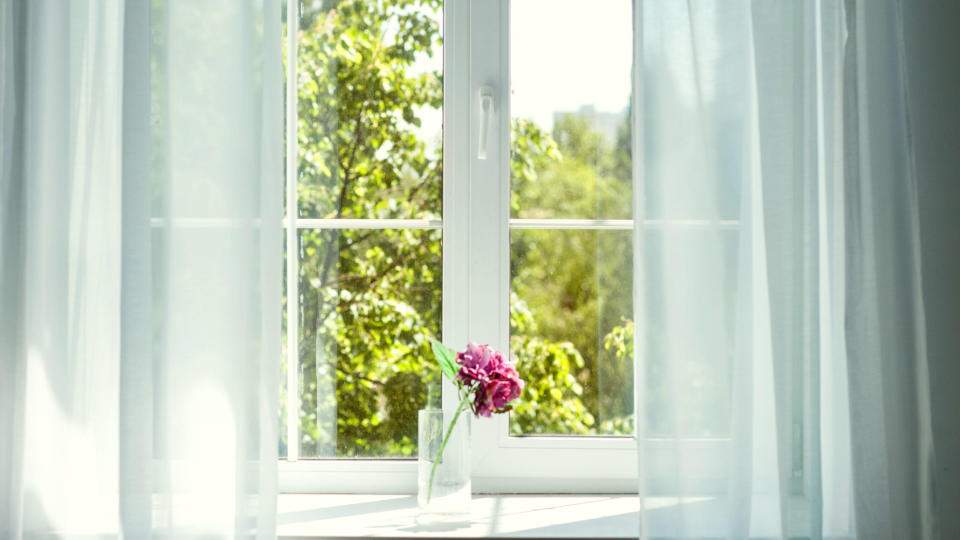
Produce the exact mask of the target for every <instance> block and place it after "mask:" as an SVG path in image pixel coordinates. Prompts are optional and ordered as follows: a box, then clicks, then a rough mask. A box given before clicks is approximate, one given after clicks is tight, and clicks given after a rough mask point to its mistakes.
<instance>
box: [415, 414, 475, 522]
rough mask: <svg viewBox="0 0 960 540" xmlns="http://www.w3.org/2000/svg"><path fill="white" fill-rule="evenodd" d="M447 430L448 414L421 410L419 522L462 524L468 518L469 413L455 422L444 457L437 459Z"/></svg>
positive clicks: (418, 479)
mask: <svg viewBox="0 0 960 540" xmlns="http://www.w3.org/2000/svg"><path fill="white" fill-rule="evenodd" d="M450 416H452V415H450ZM449 428H450V421H449V418H448V415H445V414H443V410H442V409H421V410H420V414H419V424H418V431H419V449H418V471H417V504H418V506H419V508H420V515H419V518H418V521H419V522H420V523H433V522H461V521H467V520H468V518H469V516H470V414H469V411H466V413H464V414H461V415H460V418H459V419H457V422H456V425H454V426H453V430H452V431H451V432H450V438H449V440H447V444H446V447H445V448H444V449H443V454H442V455H439V456H438V454H439V453H440V447H441V445H442V442H443V438H444V436H445V435H446V433H447V430H448V429H449ZM434 465H436V467H434ZM431 475H432V476H433V478H432V482H431ZM431 485H432V487H431Z"/></svg>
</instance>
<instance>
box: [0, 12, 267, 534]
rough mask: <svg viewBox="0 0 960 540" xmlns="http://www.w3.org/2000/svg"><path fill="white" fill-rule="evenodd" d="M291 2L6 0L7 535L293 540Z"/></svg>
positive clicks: (0, 353)
mask: <svg viewBox="0 0 960 540" xmlns="http://www.w3.org/2000/svg"><path fill="white" fill-rule="evenodd" d="M280 15H281V14H280V8H279V4H278V2H276V1H274V0H260V1H257V0H251V1H246V2H236V1H233V0H219V1H208V2H192V1H173V0H171V1H167V2H150V1H148V0H128V1H126V2H121V1H119V0H118V1H115V2H108V1H93V0H91V1H77V2H67V1H52V0H50V1H48V0H40V1H35V2H34V1H31V2H24V1H18V0H3V1H2V3H0V54H2V57H0V127H2V145H0V537H2V538H20V537H34V536H38V535H54V536H56V537H69V536H72V535H85V534H93V535H103V536H108V537H110V536H115V535H123V536H125V537H128V538H147V537H150V536H152V535H158V536H169V537H175V538H187V537H203V538H211V537H223V538H240V537H242V538H247V537H273V536H274V535H275V534H276V530H275V513H276V489H277V472H276V469H277V467H276V463H277V444H276V441H277V440H278V439H277V435H276V429H277V426H276V423H277V403H278V401H277V388H278V376H279V373H278V369H277V367H278V364H277V362H276V354H277V351H279V350H280V344H279V336H280V329H279V325H280V312H279V309H280V284H281V277H280V268H279V266H280V263H281V252H280V239H281V231H280V223H281V221H280V219H281V208H282V202H281V190H282V181H281V177H282V167H281V161H280V159H281V155H280V153H281V152H282V148H281V145H280V144H279V143H278V141H280V140H281V136H282V134H281V122H282V118H281V116H280V114H281V109H282V107H281V106H280V105H279V104H281V103H282V94H281V88H282V79H281V61H282V56H281V51H280V44H281V37H280V24H281V23H280V21H281V19H280Z"/></svg>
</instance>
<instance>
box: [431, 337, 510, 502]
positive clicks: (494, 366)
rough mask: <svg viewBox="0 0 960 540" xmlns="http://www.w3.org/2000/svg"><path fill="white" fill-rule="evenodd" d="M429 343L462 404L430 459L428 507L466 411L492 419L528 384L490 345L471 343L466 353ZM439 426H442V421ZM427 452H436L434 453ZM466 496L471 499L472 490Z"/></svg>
mask: <svg viewBox="0 0 960 540" xmlns="http://www.w3.org/2000/svg"><path fill="white" fill-rule="evenodd" d="M430 342H431V345H432V349H433V354H434V356H435V357H436V361H437V364H438V365H439V367H440V372H441V373H442V374H443V376H444V377H446V378H448V379H450V381H452V382H453V383H454V385H455V386H456V388H457V393H458V395H459V398H460V403H459V405H458V406H457V409H456V412H454V414H453V417H452V419H451V420H450V423H449V425H448V426H447V427H446V429H445V430H444V431H443V433H444V435H443V438H442V440H441V442H440V446H439V449H437V450H436V451H435V456H430V457H432V458H433V459H432V460H430V461H432V465H431V467H430V474H429V478H426V482H425V483H426V486H425V487H426V496H425V498H424V497H423V494H422V493H421V503H422V504H421V506H425V505H428V504H429V503H430V501H431V498H432V497H433V487H434V478H435V476H436V474H437V468H438V467H439V466H440V464H441V463H442V462H443V452H444V450H445V449H446V447H447V443H448V442H449V441H450V438H451V434H453V433H454V429H455V428H456V426H457V421H458V420H459V419H460V415H461V414H462V413H463V411H464V410H466V409H467V407H469V408H470V409H471V411H472V412H473V415H474V416H475V417H477V418H480V417H487V418H489V417H490V416H492V415H493V414H495V413H505V412H507V411H509V410H510V409H511V408H512V406H511V405H510V402H512V401H513V400H515V399H517V398H518V397H520V393H521V392H522V391H523V387H524V384H525V383H524V381H523V380H522V379H521V378H520V375H519V374H518V373H517V369H516V367H515V365H514V363H513V362H510V361H508V360H506V359H505V358H504V357H503V355H502V354H501V353H500V352H498V351H496V350H494V349H493V348H491V347H490V346H489V345H478V344H476V343H470V344H468V345H467V348H466V350H465V351H463V352H456V351H454V350H453V349H450V348H449V347H446V346H444V345H443V344H442V343H440V342H439V341H436V340H434V339H431V340H430ZM438 412H439V411H438ZM440 425H441V426H442V420H441V421H440ZM464 437H465V436H464ZM424 442H425V441H423V440H421V445H424ZM428 452H429V453H431V454H432V453H433V451H432V450H428ZM460 459H461V461H466V462H467V463H468V462H469V456H460ZM465 476H466V479H465V481H466V482H467V484H466V485H467V486H469V470H467V472H466V475H465ZM467 494H468V495H467V496H469V489H467Z"/></svg>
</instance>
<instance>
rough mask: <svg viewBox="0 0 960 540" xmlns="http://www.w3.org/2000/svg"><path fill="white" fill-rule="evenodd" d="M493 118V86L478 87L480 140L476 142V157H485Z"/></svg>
mask: <svg viewBox="0 0 960 540" xmlns="http://www.w3.org/2000/svg"><path fill="white" fill-rule="evenodd" d="M492 118H493V88H492V87H490V86H481V87H480V140H479V141H478V142H477V159H487V137H488V136H489V133H490V121H491V119H492Z"/></svg>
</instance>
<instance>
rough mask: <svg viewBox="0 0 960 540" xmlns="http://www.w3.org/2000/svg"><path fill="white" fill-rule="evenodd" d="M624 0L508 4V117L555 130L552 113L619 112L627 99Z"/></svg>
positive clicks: (628, 29)
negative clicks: (582, 110) (585, 108)
mask: <svg viewBox="0 0 960 540" xmlns="http://www.w3.org/2000/svg"><path fill="white" fill-rule="evenodd" d="M631 18H632V11H631V7H630V0H593V1H591V2H585V1H583V0H513V1H511V2H510V82H511V90H512V93H513V95H512V98H511V103H510V112H511V116H513V117H519V118H528V119H532V120H534V121H535V122H536V123H537V124H538V125H539V126H540V127H542V128H545V129H550V128H551V127H552V126H553V113H554V112H555V111H575V110H577V109H579V108H580V107H581V106H583V105H591V104H592V105H594V107H595V108H596V110H597V111H598V112H600V111H602V112H620V111H623V110H624V109H625V108H626V107H627V104H628V102H629V99H630V66H631V62H632V60H631V57H632V52H631V51H632V41H633V30H632V26H631Z"/></svg>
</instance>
